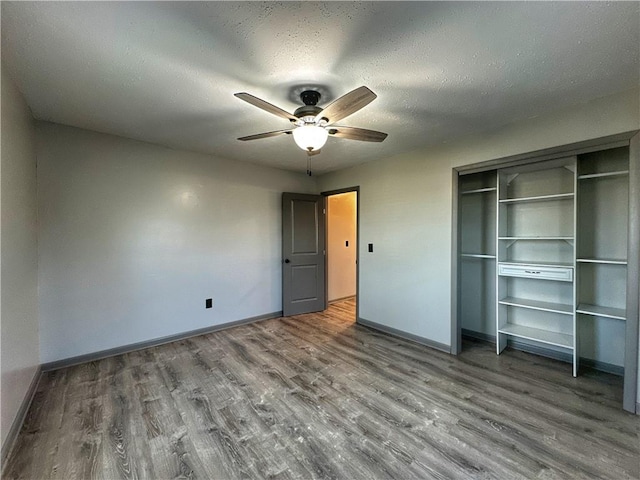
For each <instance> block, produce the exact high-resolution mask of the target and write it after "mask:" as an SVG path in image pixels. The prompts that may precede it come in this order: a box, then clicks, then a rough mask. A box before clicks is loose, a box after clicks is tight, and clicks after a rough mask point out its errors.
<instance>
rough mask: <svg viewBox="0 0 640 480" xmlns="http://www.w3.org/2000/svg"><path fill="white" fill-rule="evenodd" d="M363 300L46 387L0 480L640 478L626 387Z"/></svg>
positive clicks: (112, 361) (168, 349) (67, 374)
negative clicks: (382, 329)
mask: <svg viewBox="0 0 640 480" xmlns="http://www.w3.org/2000/svg"><path fill="white" fill-rule="evenodd" d="M353 317H354V304H353V301H347V302H342V303H338V304H334V305H332V306H331V307H330V308H329V309H328V310H327V311H325V312H323V313H317V314H308V315H299V316H296V317H289V318H282V319H274V320H268V321H264V322H260V323H256V324H252V325H247V326H242V327H237V328H232V329H228V330H224V331H220V332H216V333H212V334H208V335H204V336H200V337H195V338H191V339H188V340H183V341H178V342H175V343H171V344H168V345H163V346H160V347H155V348H150V349H147V350H142V351H138V352H134V353H129V354H125V355H120V356H117V357H112V358H108V359H105V360H100V361H96V362H91V363H87V364H84V365H79V366H75V367H70V368H66V369H61V370H58V371H54V372H49V373H46V374H44V376H43V378H42V380H41V382H40V385H39V387H38V390H37V394H36V397H35V400H34V403H33V405H32V407H31V409H30V411H29V414H28V418H27V420H26V422H25V425H24V427H23V429H22V431H21V433H20V436H19V438H18V441H17V444H16V447H15V448H14V450H13V452H12V454H11V456H10V457H9V459H8V462H7V464H6V466H5V467H6V468H5V470H4V478H25V479H45V478H46V479H48V478H59V479H65V480H69V479H76V478H79V479H80V478H81V479H84V478H104V479H117V478H128V479H132V478H148V479H170V478H208V479H239V478H251V479H253V478H256V479H257V478H278V479H288V478H292V479H296V478H297V479H310V478H341V479H382V478H395V479H411V478H503V479H515V478H544V479H548V478H596V477H599V478H611V479H616V480H620V479H623V478H634V479H636V478H638V477H639V476H640V472H639V470H640V460H639V437H638V433H639V426H640V425H639V424H640V421H639V419H638V417H636V416H634V415H631V414H627V413H625V412H624V411H622V410H621V408H620V405H621V392H622V387H621V379H620V378H617V377H613V376H610V375H606V374H601V373H596V372H586V373H585V374H583V375H581V376H580V377H578V378H573V377H572V376H571V367H570V365H568V364H564V363H560V362H556V361H553V360H548V359H544V358H541V357H536V356H533V355H529V354H525V353H521V352H515V351H508V352H505V353H504V354H503V355H501V356H499V357H498V356H496V355H495V353H494V351H493V348H491V347H490V346H488V345H485V344H481V343H467V344H465V351H464V353H463V354H461V355H460V356H459V357H453V356H450V355H447V354H444V353H440V352H437V351H434V350H432V349H429V348H427V347H423V346H421V345H417V344H415V343H411V342H408V341H404V340H400V339H397V338H394V337H390V336H388V335H385V334H383V333H379V332H376V331H374V330H370V329H368V328H365V327H361V326H358V325H355V324H354V323H353Z"/></svg>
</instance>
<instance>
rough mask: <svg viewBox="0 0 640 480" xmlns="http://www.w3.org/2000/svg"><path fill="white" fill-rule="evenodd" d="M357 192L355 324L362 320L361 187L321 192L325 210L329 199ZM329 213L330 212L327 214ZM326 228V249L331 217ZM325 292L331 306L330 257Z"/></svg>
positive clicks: (326, 262)
mask: <svg viewBox="0 0 640 480" xmlns="http://www.w3.org/2000/svg"><path fill="white" fill-rule="evenodd" d="M349 192H356V245H355V247H356V318H355V322H356V323H358V321H359V320H360V186H359V185H358V186H354V187H346V188H339V189H337V190H328V191H326V192H320V195H322V196H323V197H324V209H325V212H326V209H327V197H330V196H332V195H339V194H341V193H349ZM327 213H328V212H327ZM324 222H325V228H324V235H325V248H326V246H327V245H328V243H327V241H328V235H329V215H325V216H324ZM324 282H325V285H324V292H325V304H326V305H327V306H328V305H329V255H325V256H324Z"/></svg>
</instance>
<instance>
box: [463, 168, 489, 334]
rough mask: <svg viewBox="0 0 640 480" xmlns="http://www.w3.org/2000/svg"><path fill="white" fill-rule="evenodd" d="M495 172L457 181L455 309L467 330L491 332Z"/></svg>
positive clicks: (466, 177) (474, 175) (473, 175)
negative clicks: (456, 284)
mask: <svg viewBox="0 0 640 480" xmlns="http://www.w3.org/2000/svg"><path fill="white" fill-rule="evenodd" d="M496 175H497V173H496V171H495V170H492V171H488V172H482V173H477V174H471V175H466V176H465V177H464V178H462V179H461V181H460V185H459V186H460V189H459V197H458V202H459V209H460V217H459V219H460V229H459V231H460V232H461V235H460V238H459V245H460V262H459V263H458V265H459V268H460V275H459V278H460V279H461V280H462V281H461V284H460V287H459V292H460V295H459V297H458V298H459V302H460V303H459V311H460V312H461V326H462V328H463V329H464V330H466V331H469V332H482V334H483V335H487V336H489V337H491V336H493V335H495V322H493V321H492V319H493V318H495V303H494V302H492V301H491V297H490V296H489V295H487V292H491V294H492V295H493V292H495V260H496V239H495V222H496V218H495V216H496V207H495V204H496V192H497V184H496Z"/></svg>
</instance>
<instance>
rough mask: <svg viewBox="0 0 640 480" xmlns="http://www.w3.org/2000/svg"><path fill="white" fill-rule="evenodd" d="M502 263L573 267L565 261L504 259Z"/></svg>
mask: <svg viewBox="0 0 640 480" xmlns="http://www.w3.org/2000/svg"><path fill="white" fill-rule="evenodd" d="M500 263H501V264H503V265H521V266H523V267H565V268H573V264H572V263H567V262H536V261H533V262H521V261H515V260H505V261H501V262H500Z"/></svg>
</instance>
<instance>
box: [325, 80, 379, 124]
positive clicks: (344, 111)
mask: <svg viewBox="0 0 640 480" xmlns="http://www.w3.org/2000/svg"><path fill="white" fill-rule="evenodd" d="M376 97H377V95H376V94H375V93H373V92H372V91H371V90H369V89H368V88H367V87H364V86H363V87H358V88H356V89H355V90H352V91H351V92H349V93H347V94H346V95H343V96H341V97H340V98H338V99H337V100H334V101H333V102H331V103H330V104H329V105H327V108H325V109H324V110H322V111H321V112H320V113H319V114H318V115H317V116H316V119H315V120H316V122H319V121H320V120H322V119H323V118H325V119H326V120H327V123H328V124H332V123H335V122H339V121H340V120H342V119H343V118H345V117H347V116H348V115H351V114H352V113H355V112H357V111H358V110H360V109H361V108H362V107H365V106H366V105H368V104H369V103H371V102H373V101H374V100H375V99H376Z"/></svg>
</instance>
